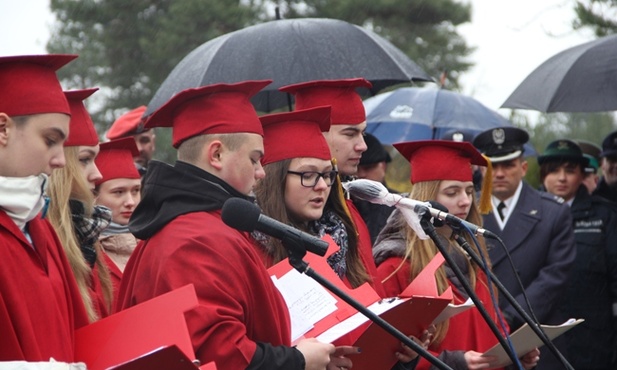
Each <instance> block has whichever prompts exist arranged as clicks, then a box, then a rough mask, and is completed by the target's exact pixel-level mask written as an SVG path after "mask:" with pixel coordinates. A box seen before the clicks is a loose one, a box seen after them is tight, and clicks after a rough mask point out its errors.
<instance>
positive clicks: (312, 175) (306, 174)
mask: <svg viewBox="0 0 617 370" xmlns="http://www.w3.org/2000/svg"><path fill="white" fill-rule="evenodd" d="M287 173H290V174H292V175H298V176H300V184H302V186H304V187H306V188H312V187H314V186H315V185H317V183H318V182H319V178H323V180H324V181H325V182H326V185H328V186H332V184H334V180H336V175H338V171H335V170H331V171H326V172H317V171H303V172H296V171H287Z"/></svg>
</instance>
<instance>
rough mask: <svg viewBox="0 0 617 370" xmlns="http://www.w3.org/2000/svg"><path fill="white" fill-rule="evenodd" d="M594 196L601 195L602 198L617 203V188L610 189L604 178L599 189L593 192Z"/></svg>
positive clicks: (599, 184) (599, 183)
mask: <svg viewBox="0 0 617 370" xmlns="http://www.w3.org/2000/svg"><path fill="white" fill-rule="evenodd" d="M593 195H599V196H601V197H602V198H606V199H608V200H610V201H611V202H613V203H616V202H617V187H610V186H608V184H607V183H606V180H605V179H604V177H602V178H601V179H600V182H598V187H596V190H594V191H593Z"/></svg>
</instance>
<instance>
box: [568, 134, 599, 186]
mask: <svg viewBox="0 0 617 370" xmlns="http://www.w3.org/2000/svg"><path fill="white" fill-rule="evenodd" d="M574 142H575V143H576V144H577V145H578V146H579V147H580V148H581V150H582V151H583V157H585V158H587V159H588V160H589V163H588V164H587V166H585V175H584V176H583V185H585V186H586V187H587V191H589V194H591V193H593V192H594V191H595V190H596V188H597V187H598V182H599V181H600V176H599V175H598V170H599V169H600V152H602V149H601V148H600V147H599V146H598V145H596V144H594V143H592V142H589V141H585V140H575V141H574Z"/></svg>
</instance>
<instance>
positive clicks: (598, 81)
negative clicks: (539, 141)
mask: <svg viewBox="0 0 617 370" xmlns="http://www.w3.org/2000/svg"><path fill="white" fill-rule="evenodd" d="M502 107H504V108H521V109H534V110H538V111H540V112H603V111H613V110H617V35H612V36H607V37H602V38H599V39H597V40H595V41H591V42H587V43H584V44H581V45H578V46H575V47H572V48H570V49H566V50H564V51H562V52H561V53H559V54H556V55H555V56H553V57H551V58H550V59H548V60H547V61H546V62H544V63H542V64H541V65H540V66H539V67H538V68H536V69H535V70H534V71H533V72H531V74H530V75H529V76H527V78H525V80H524V81H523V82H522V83H521V84H520V85H519V86H518V87H517V88H516V90H514V92H513V93H512V94H511V95H510V97H508V99H506V101H505V102H504V103H503V105H502Z"/></svg>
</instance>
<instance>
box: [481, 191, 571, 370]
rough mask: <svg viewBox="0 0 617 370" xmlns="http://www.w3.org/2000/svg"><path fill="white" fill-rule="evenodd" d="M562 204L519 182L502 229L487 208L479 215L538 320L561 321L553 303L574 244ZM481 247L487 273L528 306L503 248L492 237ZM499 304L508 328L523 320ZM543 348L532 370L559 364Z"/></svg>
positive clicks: (503, 301) (565, 275) (562, 285)
mask: <svg viewBox="0 0 617 370" xmlns="http://www.w3.org/2000/svg"><path fill="white" fill-rule="evenodd" d="M562 203H563V201H562V200H561V198H558V197H555V196H553V195H550V194H547V193H543V192H539V191H537V190H534V189H533V188H532V187H531V186H529V185H528V184H525V183H523V188H522V190H521V194H520V197H519V199H518V202H517V204H516V205H515V206H514V209H513V210H512V212H511V214H510V217H509V219H508V222H507V223H506V225H505V227H504V229H503V230H501V229H500V228H499V226H498V224H497V221H496V220H495V215H494V214H493V213H492V212H491V213H489V214H488V215H485V216H484V217H483V218H484V228H486V229H487V230H490V231H492V232H494V233H495V234H497V235H498V236H499V237H500V238H501V239H502V240H503V242H504V243H505V245H506V248H507V250H508V251H509V254H510V256H511V258H512V263H513V265H514V268H515V269H516V272H517V275H518V277H520V280H521V282H522V284H523V287H524V288H525V292H526V294H527V297H528V298H529V302H530V303H531V306H532V308H533V311H534V313H535V316H536V317H537V319H538V321H539V322H540V323H541V324H561V323H563V322H564V321H566V320H567V319H568V317H565V316H564V314H563V312H559V310H558V302H559V299H560V297H561V295H562V294H563V292H564V290H565V287H566V282H567V279H568V274H569V271H570V269H571V267H572V263H573V262H574V258H575V256H576V246H575V242H574V233H573V230H572V216H571V215H570V209H569V207H568V206H567V205H565V204H562ZM487 246H488V248H489V255H490V258H491V262H492V263H493V272H494V273H495V275H496V276H497V278H498V279H499V280H500V281H501V283H502V284H503V285H504V286H505V287H506V288H507V290H508V291H509V292H510V293H511V294H512V296H514V298H515V299H516V301H517V302H518V303H519V304H520V305H521V307H523V308H524V309H525V310H528V308H527V304H526V303H525V299H524V296H523V294H522V293H523V292H522V289H521V287H520V285H519V283H518V281H517V277H516V275H515V274H514V272H513V269H512V266H511V265H510V262H509V259H508V257H507V254H506V252H505V250H504V248H503V247H502V246H501V245H499V243H498V242H497V241H495V240H492V239H489V240H487ZM499 305H500V307H501V309H502V311H503V312H504V315H505V316H506V319H507V320H508V323H509V324H510V328H511V329H512V330H515V329H516V328H518V327H519V326H520V325H522V324H523V320H522V318H521V317H520V316H519V315H518V314H517V313H516V311H515V310H514V308H513V307H512V306H511V305H510V303H509V302H508V301H507V300H506V299H505V298H504V297H503V296H501V297H500V300H499ZM532 317H533V316H532ZM560 341H561V342H563V339H560V340H556V341H555V343H556V345H557V346H558V347H561V348H562V349H563V345H564V344H565V343H561V345H559V344H560V343H559V342H560ZM544 348H545V349H543V351H542V356H540V364H539V365H538V367H537V369H539V370H540V369H542V370H544V369H561V368H563V366H562V365H561V364H560V363H558V362H557V360H556V358H554V356H553V355H552V354H551V353H550V351H549V350H548V349H546V347H544ZM562 352H563V351H562Z"/></svg>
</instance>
